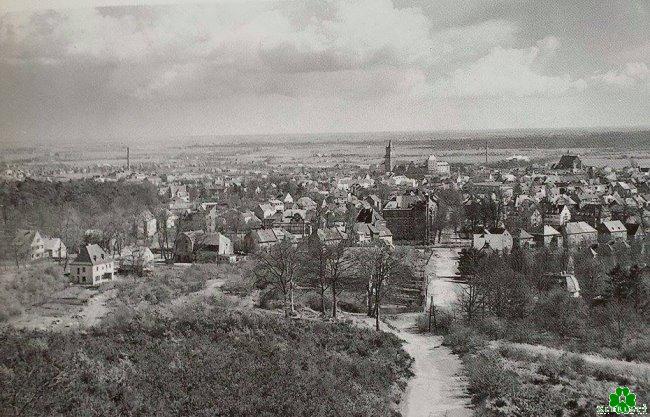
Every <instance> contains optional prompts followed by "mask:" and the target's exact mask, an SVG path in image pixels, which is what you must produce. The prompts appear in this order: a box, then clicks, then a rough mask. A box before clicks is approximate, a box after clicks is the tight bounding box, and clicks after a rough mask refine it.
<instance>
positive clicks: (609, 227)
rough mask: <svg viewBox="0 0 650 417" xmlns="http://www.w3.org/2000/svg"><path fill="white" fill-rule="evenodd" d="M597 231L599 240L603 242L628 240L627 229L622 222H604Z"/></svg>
mask: <svg viewBox="0 0 650 417" xmlns="http://www.w3.org/2000/svg"><path fill="white" fill-rule="evenodd" d="M597 230H598V240H599V241H601V242H609V241H611V240H625V239H627V229H626V228H625V225H624V224H623V223H622V222H621V221H620V220H611V221H606V222H602V223H601V224H599V225H598V229H597Z"/></svg>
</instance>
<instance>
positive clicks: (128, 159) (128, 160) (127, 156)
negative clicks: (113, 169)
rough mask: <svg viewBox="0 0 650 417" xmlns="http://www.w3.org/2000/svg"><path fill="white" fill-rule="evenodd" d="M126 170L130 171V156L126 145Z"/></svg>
mask: <svg viewBox="0 0 650 417" xmlns="http://www.w3.org/2000/svg"><path fill="white" fill-rule="evenodd" d="M126 170H127V171H130V170H131V158H130V155H129V147H128V146H127V147H126Z"/></svg>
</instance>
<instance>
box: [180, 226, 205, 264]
mask: <svg viewBox="0 0 650 417" xmlns="http://www.w3.org/2000/svg"><path fill="white" fill-rule="evenodd" d="M203 234H204V232H203V230H192V231H188V232H182V233H179V234H178V237H176V241H175V242H174V261H175V262H192V261H193V260H194V251H195V247H196V246H197V239H198V238H199V237H200V236H202V235H203Z"/></svg>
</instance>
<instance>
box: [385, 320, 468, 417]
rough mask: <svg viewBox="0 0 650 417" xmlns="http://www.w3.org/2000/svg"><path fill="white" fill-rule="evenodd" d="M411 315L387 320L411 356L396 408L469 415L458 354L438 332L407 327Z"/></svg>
mask: <svg viewBox="0 0 650 417" xmlns="http://www.w3.org/2000/svg"><path fill="white" fill-rule="evenodd" d="M414 320H415V317H414V316H413V315H410V314H408V315H407V314H404V315H401V316H399V317H398V318H397V319H395V320H392V321H391V322H390V323H391V324H392V325H393V326H394V329H391V330H390V331H392V332H393V333H394V334H395V335H397V336H398V337H399V338H401V339H403V340H404V341H405V342H406V343H405V344H404V350H406V351H407V352H408V353H409V355H411V356H412V357H413V359H415V362H414V363H413V373H414V374H415V376H414V377H413V378H411V380H410V381H409V383H408V386H407V388H406V392H405V394H404V400H403V401H402V403H401V407H400V411H401V413H402V415H403V416H404V417H438V416H447V417H469V416H471V415H472V409H471V408H470V401H469V397H468V396H467V384H466V382H465V380H464V379H463V378H462V376H461V372H462V364H461V361H460V358H459V357H458V356H456V355H454V354H453V353H451V350H449V348H447V347H446V346H442V336H433V335H426V334H418V333H416V332H415V329H414V328H412V327H410V326H412V323H414Z"/></svg>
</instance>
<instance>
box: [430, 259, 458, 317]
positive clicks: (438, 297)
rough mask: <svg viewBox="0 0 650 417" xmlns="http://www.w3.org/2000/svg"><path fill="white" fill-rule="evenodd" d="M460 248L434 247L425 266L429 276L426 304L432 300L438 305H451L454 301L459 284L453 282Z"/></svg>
mask: <svg viewBox="0 0 650 417" xmlns="http://www.w3.org/2000/svg"><path fill="white" fill-rule="evenodd" d="M459 254H460V248H453V247H452V248H449V247H435V248H433V253H432V254H431V258H430V259H429V262H428V263H427V265H426V267H425V273H426V274H427V276H428V277H429V286H428V288H427V295H428V296H427V306H426V308H427V309H428V308H429V304H430V302H431V297H433V302H434V304H435V305H436V306H438V307H451V306H452V305H453V304H454V302H455V301H456V298H457V294H456V291H457V290H458V288H459V286H460V284H459V283H457V282H454V278H456V277H457V273H458V256H459Z"/></svg>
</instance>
